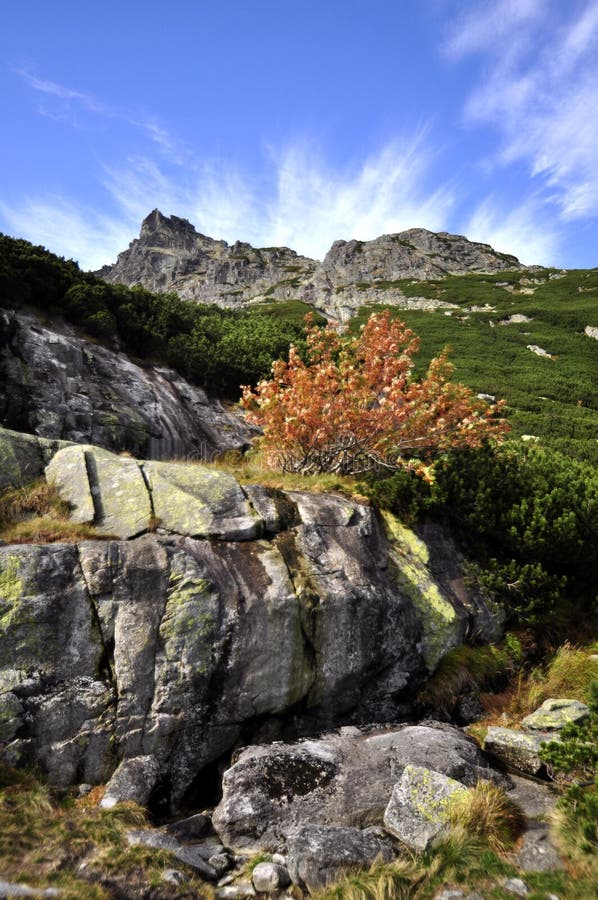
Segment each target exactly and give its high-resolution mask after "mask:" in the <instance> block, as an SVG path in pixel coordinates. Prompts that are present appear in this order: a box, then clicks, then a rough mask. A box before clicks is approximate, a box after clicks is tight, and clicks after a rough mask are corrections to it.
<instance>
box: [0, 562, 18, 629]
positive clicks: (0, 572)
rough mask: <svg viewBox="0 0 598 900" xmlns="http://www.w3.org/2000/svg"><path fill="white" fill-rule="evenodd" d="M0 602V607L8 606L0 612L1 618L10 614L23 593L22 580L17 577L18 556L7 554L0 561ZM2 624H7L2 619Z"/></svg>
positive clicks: (7, 623) (8, 622)
mask: <svg viewBox="0 0 598 900" xmlns="http://www.w3.org/2000/svg"><path fill="white" fill-rule="evenodd" d="M0 566H1V568H0V604H1V607H0V608H3V607H8V609H7V610H5V611H4V612H3V613H2V619H4V617H5V616H9V615H10V610H12V609H13V608H14V606H15V605H16V604H17V603H18V601H19V599H20V598H21V595H22V593H23V582H22V580H21V579H20V578H19V558H18V556H9V557H8V558H7V559H5V560H4V561H3V562H0ZM2 624H3V625H9V624H10V621H7V622H6V623H5V622H4V621H2Z"/></svg>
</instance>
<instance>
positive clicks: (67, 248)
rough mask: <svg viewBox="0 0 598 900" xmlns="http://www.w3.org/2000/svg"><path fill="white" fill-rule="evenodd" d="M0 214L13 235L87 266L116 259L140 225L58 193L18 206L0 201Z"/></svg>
mask: <svg viewBox="0 0 598 900" xmlns="http://www.w3.org/2000/svg"><path fill="white" fill-rule="evenodd" d="M0 213H1V214H2V217H3V219H4V220H5V221H6V223H7V225H8V228H9V229H10V231H11V232H12V233H13V234H16V235H18V236H19V237H23V238H25V239H26V240H29V241H31V242H32V243H34V244H42V245H43V246H44V247H48V248H49V249H51V250H52V251H53V252H55V253H58V254H59V255H60V256H64V257H66V258H67V259H75V260H78V261H79V262H80V264H81V266H82V267H83V268H84V269H98V268H100V266H103V265H105V264H106V263H110V262H114V260H115V259H116V255H117V253H119V252H120V251H121V250H123V249H124V248H125V247H127V246H128V244H129V241H131V240H132V238H133V237H135V236H136V232H137V230H138V224H136V225H135V226H133V225H132V224H131V223H127V222H126V220H123V219H121V218H119V217H115V218H110V217H108V216H101V215H98V214H97V212H95V211H94V210H92V209H86V208H84V207H82V206H79V205H77V204H76V203H74V202H72V201H70V200H68V199H66V198H64V197H61V196H58V195H50V196H47V197H45V198H43V199H33V198H29V199H25V200H24V202H23V203H22V204H20V205H18V206H8V205H7V204H4V203H0Z"/></svg>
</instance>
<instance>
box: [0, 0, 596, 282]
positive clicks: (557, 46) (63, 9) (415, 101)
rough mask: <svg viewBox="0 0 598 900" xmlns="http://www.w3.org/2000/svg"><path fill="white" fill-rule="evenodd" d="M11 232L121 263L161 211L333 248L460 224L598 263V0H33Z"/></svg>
mask: <svg viewBox="0 0 598 900" xmlns="http://www.w3.org/2000/svg"><path fill="white" fill-rule="evenodd" d="M0 97H1V101H2V121H3V123H4V129H3V132H4V136H3V140H2V141H1V142H0V230H1V231H4V232H5V233H8V234H12V235H15V236H18V237H25V238H27V239H28V240H31V241H34V242H36V243H41V244H44V245H45V246H47V247H48V248H49V249H51V250H53V251H55V252H57V253H59V254H61V255H64V256H67V257H72V258H74V259H77V260H78V261H79V262H80V264H81V265H82V266H83V267H84V268H95V267H97V266H99V265H101V264H103V263H105V262H110V261H113V260H114V259H115V258H116V255H117V253H118V252H119V251H120V250H123V249H124V248H125V247H126V246H127V245H128V243H129V241H130V240H132V239H133V238H134V237H136V236H137V234H138V232H139V225H140V222H141V220H142V218H143V217H144V216H145V215H146V214H147V213H148V212H149V211H150V210H151V209H153V208H154V207H156V206H157V207H159V208H160V209H161V210H162V211H163V212H164V213H166V214H175V215H179V216H183V217H185V218H188V219H190V220H191V221H192V222H193V223H194V224H195V226H196V227H197V228H198V230H200V231H202V232H203V233H205V234H208V235H210V236H212V237H216V238H224V239H226V240H228V241H234V240H237V239H240V240H247V241H250V242H251V243H253V244H254V245H257V246H272V245H280V244H284V245H286V246H290V247H292V248H293V249H295V250H297V251H299V252H302V253H305V254H306V255H309V256H314V257H317V258H322V257H323V255H324V254H325V252H326V250H327V249H328V248H329V246H330V244H331V243H332V241H334V240H336V239H339V238H345V239H349V238H353V237H355V238H360V239H362V240H363V239H369V238H373V237H376V236H377V235H379V234H383V233H388V232H394V231H400V230H403V229H405V228H410V227H416V226H417V227H425V228H430V229H432V230H444V231H452V232H456V233H461V234H465V235H467V236H468V237H469V238H471V239H473V240H482V241H487V242H489V243H491V244H492V245H493V246H495V247H496V248H497V249H499V250H503V251H506V252H512V253H515V254H516V255H517V256H519V257H520V258H521V259H522V260H523V261H524V262H528V263H534V262H539V263H544V264H548V265H557V266H566V267H591V266H598V240H597V237H598V0H566V2H564V0H492V2H486V0H483V2H482V0H369V2H368V3H364V2H363V0H359V2H357V0H342V2H337V0H319V2H314V0H302V2H288V0H276V2H271V0H253V2H251V3H249V2H242V0H229V2H227V3H222V4H218V5H217V4H216V3H214V2H213V0H209V2H204V0H170V2H169V3H168V4H165V3H158V2H155V0H144V2H143V3H141V2H138V0H120V2H118V3H117V2H114V0H102V2H101V3H85V2H81V0H77V2H71V0H53V2H51V3H49V2H48V0H20V2H18V3H6V4H4V5H3V10H2V29H1V33H0Z"/></svg>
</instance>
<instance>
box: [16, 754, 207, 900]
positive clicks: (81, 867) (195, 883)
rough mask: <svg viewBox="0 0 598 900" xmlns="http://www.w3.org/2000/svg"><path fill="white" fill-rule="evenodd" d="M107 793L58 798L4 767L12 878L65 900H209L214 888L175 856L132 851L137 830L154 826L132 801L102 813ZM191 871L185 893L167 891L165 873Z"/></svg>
mask: <svg viewBox="0 0 598 900" xmlns="http://www.w3.org/2000/svg"><path fill="white" fill-rule="evenodd" d="M100 796H101V789H99V788H94V789H93V791H92V792H91V794H90V795H88V797H85V798H82V799H79V800H76V799H74V797H73V796H72V795H71V794H67V795H64V796H62V797H59V796H58V795H57V794H55V793H53V792H52V791H51V790H50V789H49V788H48V787H47V785H46V784H44V783H43V781H41V780H40V779H39V778H37V777H35V776H34V775H32V774H30V773H28V772H24V771H15V770H13V769H9V768H7V767H5V766H3V765H2V766H0V859H2V877H3V878H4V879H5V880H9V881H15V882H24V883H26V884H27V885H29V886H32V887H39V888H40V889H41V888H47V887H54V888H58V889H59V890H60V896H61V897H63V898H65V900H83V898H84V900H107V898H109V897H115V896H122V897H124V896H138V895H139V896H149V894H146V893H145V892H144V891H147V890H149V889H150V887H152V886H153V887H154V888H157V887H158V886H160V893H159V894H156V896H159V897H161V898H167V897H173V898H174V897H185V898H192V897H195V898H202V897H203V898H209V897H212V896H213V892H212V891H211V889H210V888H209V887H208V886H207V885H206V884H205V883H204V882H202V881H201V880H200V879H198V878H195V877H193V872H192V870H190V869H189V870H187V867H186V866H184V864H182V863H181V862H180V861H179V860H176V861H175V860H174V858H173V857H172V855H171V854H170V853H167V852H165V851H159V850H154V849H150V848H145V847H129V846H128V843H127V840H126V838H125V834H126V832H127V831H128V830H129V829H130V828H140V827H141V828H143V827H144V826H149V821H148V818H147V814H146V812H145V810H143V809H141V807H138V806H136V805H135V804H133V803H120V804H118V806H116V807H114V809H100V808H99V807H98V806H97V803H98V801H99V799H100ZM175 863H176V868H182V869H185V870H187V871H188V875H189V881H188V882H187V883H186V884H185V885H184V886H182V887H176V886H170V885H168V886H167V885H165V884H163V882H162V874H163V872H164V870H165V869H168V868H174V867H175Z"/></svg>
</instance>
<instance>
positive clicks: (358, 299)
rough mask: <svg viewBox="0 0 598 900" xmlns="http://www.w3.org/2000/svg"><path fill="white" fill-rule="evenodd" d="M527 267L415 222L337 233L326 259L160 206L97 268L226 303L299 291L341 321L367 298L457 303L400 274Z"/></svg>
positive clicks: (426, 305) (116, 278)
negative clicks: (253, 241)
mask: <svg viewBox="0 0 598 900" xmlns="http://www.w3.org/2000/svg"><path fill="white" fill-rule="evenodd" d="M523 268H524V267H523V266H522V265H521V264H520V262H519V260H518V259H517V258H516V257H514V256H508V255H506V254H502V253H497V252H496V251H494V250H493V249H492V247H490V246H489V245H488V244H478V243H474V242H473V241H468V240H467V238H465V237H462V236H461V235H454V234H447V233H445V232H441V233H439V234H436V233H434V232H431V231H426V230H425V229H423V228H412V229H409V230H408V231H402V232H400V233H399V234H386V235H382V236H381V237H378V238H376V239H375V240H372V241H356V240H351V241H336V242H335V243H334V244H333V245H332V247H331V249H330V250H329V251H328V253H327V254H326V256H325V258H324V260H323V261H322V262H321V263H320V262H318V261H317V260H313V259H308V258H307V257H304V256H298V255H297V254H296V253H295V252H294V251H292V250H289V249H288V248H287V247H268V248H265V249H256V248H254V247H252V246H251V245H250V244H247V243H242V242H240V241H237V243H235V244H233V245H228V244H227V243H226V242H225V241H215V240H212V238H209V237H206V236H205V235H202V234H199V233H198V232H197V231H196V230H195V228H194V227H193V225H191V224H190V223H189V222H188V221H187V220H186V219H180V218H178V217H177V216H170V217H167V216H164V215H163V214H162V213H161V212H160V211H159V210H157V209H155V210H153V211H152V212H151V213H150V214H149V216H147V218H146V219H145V220H144V221H143V223H142V226H141V233H140V235H139V238H137V239H136V240H134V241H132V243H131V244H130V245H129V248H128V249H127V250H125V251H123V252H122V253H121V254H120V255H119V257H118V259H117V261H116V263H115V264H114V265H112V266H104V268H103V269H101V270H100V271H99V272H97V273H96V274H98V275H99V276H100V277H102V278H104V279H105V280H106V281H110V282H121V283H123V284H127V285H130V286H132V285H135V284H141V285H143V286H144V287H147V288H149V289H151V290H155V291H170V290H173V291H176V292H177V293H178V294H179V295H180V296H181V297H183V298H185V299H188V300H196V301H197V302H201V303H216V304H218V305H219V306H238V305H243V304H246V303H248V302H251V301H256V302H259V301H263V300H288V299H298V300H302V301H303V302H305V303H309V304H311V305H313V306H316V307H317V308H318V309H320V310H321V311H322V312H324V313H325V314H326V315H328V316H330V317H332V318H334V319H340V320H341V321H343V320H345V319H347V318H349V317H350V316H351V315H353V314H354V313H355V312H356V311H357V310H358V309H359V308H360V307H361V306H363V305H364V304H365V303H387V304H395V305H397V306H400V307H402V308H405V309H434V308H437V307H445V308H451V304H450V303H446V302H444V301H442V300H435V299H430V298H428V297H412V296H407V295H406V294H405V293H404V292H403V290H402V285H401V281H404V280H405V279H406V280H411V279H413V280H417V281H427V280H430V279H438V278H444V277H445V276H446V275H448V274H465V273H467V272H501V271H507V270H510V271H512V270H520V269H523Z"/></svg>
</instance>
